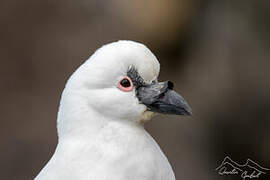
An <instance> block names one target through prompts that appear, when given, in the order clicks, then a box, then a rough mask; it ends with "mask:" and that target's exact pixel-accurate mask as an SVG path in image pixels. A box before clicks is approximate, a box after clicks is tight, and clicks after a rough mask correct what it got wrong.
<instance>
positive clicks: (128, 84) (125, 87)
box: [117, 76, 134, 92]
mask: <svg viewBox="0 0 270 180" xmlns="http://www.w3.org/2000/svg"><path fill="white" fill-rule="evenodd" d="M117 86H118V88H119V89H120V90H121V91H124V92H129V91H132V89H133V87H134V85H133V83H132V80H131V79H130V77H128V76H124V77H123V78H122V79H121V80H120V81H119V82H118V84H117Z"/></svg>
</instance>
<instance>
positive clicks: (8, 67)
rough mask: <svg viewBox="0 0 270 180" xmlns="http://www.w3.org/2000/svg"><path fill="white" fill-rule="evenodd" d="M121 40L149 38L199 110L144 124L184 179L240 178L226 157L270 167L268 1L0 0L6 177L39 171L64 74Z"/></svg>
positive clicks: (0, 112) (165, 71)
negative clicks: (224, 166)
mask: <svg viewBox="0 0 270 180" xmlns="http://www.w3.org/2000/svg"><path fill="white" fill-rule="evenodd" d="M119 39H130V40H135V41H139V42H142V43H144V44H146V45H147V46H148V47H149V48H150V49H151V50H152V51H153V52H154V54H155V55H156V56H157V58H158V59H159V61H160V63H161V73H160V78H159V79H160V80H168V79H170V80H172V81H173V82H175V89H176V90H177V91H179V92H180V93H181V94H182V95H183V96H184V97H185V99H186V100H187V101H188V102H189V104H190V105H191V107H192V109H193V116H192V117H188V118H186V117H179V116H162V115H160V116H157V117H155V118H154V119H153V120H152V121H151V122H149V123H147V124H146V129H147V130H148V131H149V132H150V133H151V135H152V136H153V137H154V138H155V139H156V141H157V142H158V143H159V144H160V146H161V148H162V149H163V151H164V152H165V154H166V155H167V157H168V159H169V161H170V162H171V164H172V166H173V169H174V171H175V175H176V178H177V179H179V180H195V179H200V180H215V179H222V180H223V179H224V180H230V179H241V177H239V176H236V175H234V176H232V175H227V176H225V175H224V176H221V175H219V174H218V172H217V171H215V169H216V168H217V167H218V166H219V165H220V164H221V162H222V160H223V159H224V158H225V156H229V157H231V158H232V159H233V160H235V161H236V162H238V163H240V164H244V163H245V162H246V160H247V159H248V158H250V159H252V160H254V161H255V162H257V163H258V164H260V165H261V166H263V167H268V168H270V1H269V0H256V1H255V0H218V1H217V0H147V1H146V0H130V1H124V0H114V1H113V0H107V1H101V0H58V1H53V0H38V1H37V0H24V1H20V0H12V1H8V0H1V2H0V80H1V84H0V94H1V102H0V141H1V144H0V149H1V150H0V169H1V170H0V172H1V179H11V180H18V179H19V180H28V179H33V178H34V177H35V176H36V175H37V174H38V173H39V171H40V170H41V168H42V167H43V166H44V165H45V164H46V162H47V161H48V160H49V159H50V157H51V156H52V154H53V152H54V150H55V147H56V144H57V134H56V115H57V111H58V104H59V100H60V95H61V92H62V90H63V88H64V85H65V83H66V80H67V79H68V78H69V76H70V75H71V74H72V72H73V71H75V70H76V68H77V67H78V66H80V64H82V63H83V62H84V61H85V60H86V59H88V57H89V56H90V55H91V54H93V52H94V51H95V50H96V49H97V48H99V47H100V46H101V45H103V44H106V43H109V42H112V41H116V40H119ZM269 175H270V172H268V174H265V175H261V176H260V179H269V177H270V176H269ZM247 179H248V178H247Z"/></svg>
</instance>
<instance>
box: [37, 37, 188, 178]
mask: <svg viewBox="0 0 270 180" xmlns="http://www.w3.org/2000/svg"><path fill="white" fill-rule="evenodd" d="M159 71H160V64H159V61H158V60H157V58H156V56H155V55H154V54H153V53H152V52H151V50H150V49H148V48H147V47H146V45H144V44H142V43H139V42H135V41H131V40H120V41H116V42H112V43H109V44H106V45H103V46H102V47H100V48H99V49H98V50H96V51H95V52H94V54H93V55H92V56H90V58H89V59H88V60H86V61H85V62H84V63H83V64H82V65H81V66H80V67H79V68H78V69H77V70H76V71H75V72H74V73H73V74H72V75H71V77H70V78H69V79H68V81H67V83H66V85H65V88H64V90H63V93H62V95H61V100H60V105H59V111H58V115H57V134H58V144H57V146H56V149H55V152H54V154H53V156H52V157H51V159H50V160H49V161H48V162H47V164H46V165H45V167H44V168H43V169H42V170H41V171H40V172H39V174H38V175H37V176H36V177H35V180H175V175H174V172H173V170H172V167H171V165H170V163H169V161H168V159H167V157H166V156H165V155H164V153H163V152H162V150H161V149H160V147H159V145H158V144H157V143H156V141H155V140H154V139H153V138H152V136H151V135H150V134H149V133H148V132H147V131H146V130H145V129H144V124H145V123H146V122H147V121H149V120H150V119H152V117H153V116H154V115H156V114H174V115H191V113H192V112H191V108H190V106H189V104H188V103H187V101H186V100H185V99H184V98H183V97H182V96H181V95H180V94H178V93H177V92H175V91H174V90H173V87H174V84H173V82H171V81H165V82H159V81H158V75H159Z"/></svg>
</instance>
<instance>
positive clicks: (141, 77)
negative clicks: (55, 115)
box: [59, 41, 191, 121]
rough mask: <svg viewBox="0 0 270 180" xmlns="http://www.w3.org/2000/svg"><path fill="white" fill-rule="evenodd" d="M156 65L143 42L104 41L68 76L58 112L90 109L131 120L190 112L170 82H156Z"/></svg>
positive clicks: (102, 115) (155, 60)
mask: <svg viewBox="0 0 270 180" xmlns="http://www.w3.org/2000/svg"><path fill="white" fill-rule="evenodd" d="M159 69H160V66H159V62H158V60H157V59H156V57H155V56H154V54H153V53H152V52H151V51H150V50H149V49H148V48H147V47H146V46H145V45H143V44H140V43H137V42H133V41H118V42H114V43H111V44H108V45H105V46H103V47H101V48H100V49H98V50H97V51H96V52H95V53H94V54H93V55H92V56H91V57H90V58H89V60H87V61H86V62H85V63H84V64H83V65H82V66H81V67H80V68H79V69H78V70H77V71H76V72H75V73H74V74H73V75H72V77H71V78H70V79H69V81H68V83H67V85H66V88H65V91H64V93H63V96H62V101H61V106H65V107H61V106H60V111H59V113H60V115H61V113H62V116H64V114H65V113H66V112H67V111H72V112H73V114H74V115H75V114H76V113H75V112H78V111H80V112H81V114H88V112H90V111H91V114H93V113H94V114H95V115H99V116H100V117H104V118H109V119H116V120H119V119H123V120H131V121H145V120H148V119H150V118H151V116H152V114H153V113H164V114H177V115H190V114H191V109H190V107H189V106H188V104H187V102H186V101H185V100H184V99H183V98H182V97H181V96H180V95H179V94H177V93H176V92H175V91H173V83H172V82H170V81H166V82H158V80H157V77H158V74H159ZM71 104H72V105H71ZM61 108H62V111H61ZM73 114H71V116H72V115H73ZM82 116H83V115H82ZM88 118H89V119H91V118H92V117H88Z"/></svg>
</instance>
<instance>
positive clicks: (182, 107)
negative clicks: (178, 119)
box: [137, 81, 192, 115]
mask: <svg viewBox="0 0 270 180" xmlns="http://www.w3.org/2000/svg"><path fill="white" fill-rule="evenodd" d="M137 97H138V99H139V101H140V102H141V103H143V104H144V105H146V106H147V108H148V110H149V111H153V112H158V113H163V114H177V115H191V113H192V112H191V108H190V107H189V105H188V103H187V102H186V101H185V100H184V98H183V97H182V96H180V95H179V94H178V93H176V92H175V91H174V90H173V83H172V82H171V81H166V82H161V83H153V84H151V85H146V86H142V87H139V88H138V89H137Z"/></svg>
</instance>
